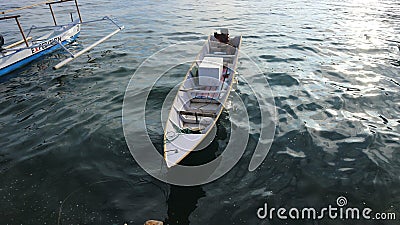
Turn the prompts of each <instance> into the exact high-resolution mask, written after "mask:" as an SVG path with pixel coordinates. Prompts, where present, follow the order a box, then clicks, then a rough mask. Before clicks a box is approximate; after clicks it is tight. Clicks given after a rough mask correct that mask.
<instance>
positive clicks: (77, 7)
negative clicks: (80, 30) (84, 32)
mask: <svg viewBox="0 0 400 225" xmlns="http://www.w3.org/2000/svg"><path fill="white" fill-rule="evenodd" d="M75 6H76V11H77V12H78V16H79V21H81V23H82V22H83V21H82V17H81V11H80V10H79V6H78V0H75Z"/></svg>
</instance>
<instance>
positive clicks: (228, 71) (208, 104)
mask: <svg viewBox="0 0 400 225" xmlns="http://www.w3.org/2000/svg"><path fill="white" fill-rule="evenodd" d="M240 42H241V37H240V36H238V37H234V38H231V39H230V40H229V42H228V43H222V42H221V41H219V40H218V39H217V38H215V37H214V36H212V35H211V36H210V37H209V39H208V41H207V43H206V44H205V45H204V46H203V48H202V50H201V52H200V53H199V55H198V57H197V59H196V60H195V62H194V63H193V65H192V66H191V67H190V69H189V71H188V73H187V74H186V79H185V81H184V83H183V84H182V86H181V88H180V89H179V92H178V94H177V97H176V99H175V102H174V104H173V109H172V110H171V115H170V122H171V123H172V124H173V126H174V127H175V130H177V129H179V130H180V132H181V133H186V134H204V133H206V132H207V131H208V130H209V128H211V126H212V125H213V124H214V123H215V120H216V118H217V117H218V116H219V114H220V113H221V111H222V109H223V107H224V104H225V101H226V99H227V97H228V95H229V91H230V88H231V84H232V82H233V77H234V76H233V75H234V73H235V68H236V65H235V63H236V59H237V57H238V46H239V45H240Z"/></svg>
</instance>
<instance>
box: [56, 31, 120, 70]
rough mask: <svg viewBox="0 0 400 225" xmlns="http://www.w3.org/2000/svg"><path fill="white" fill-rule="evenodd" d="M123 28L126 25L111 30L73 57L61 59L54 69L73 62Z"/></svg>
mask: <svg viewBox="0 0 400 225" xmlns="http://www.w3.org/2000/svg"><path fill="white" fill-rule="evenodd" d="M122 29H124V27H121V28H118V29H116V30H115V31H113V32H111V33H110V34H108V35H107V36H105V37H103V38H102V39H100V40H98V41H96V42H95V43H93V44H91V45H90V46H89V47H87V48H85V49H83V50H82V51H80V52H78V53H76V54H75V55H73V56H72V57H69V58H67V59H65V60H64V61H61V62H60V63H58V64H57V65H55V66H54V67H53V69H55V70H57V69H60V68H61V67H63V66H65V65H66V64H67V63H69V62H71V61H72V60H74V59H75V58H77V57H79V56H81V55H82V54H83V53H85V52H88V51H89V50H91V49H92V48H94V47H96V46H97V45H99V44H101V43H102V42H104V41H106V40H107V39H109V38H110V37H112V36H113V35H115V34H116V33H118V32H120V31H121V30H122Z"/></svg>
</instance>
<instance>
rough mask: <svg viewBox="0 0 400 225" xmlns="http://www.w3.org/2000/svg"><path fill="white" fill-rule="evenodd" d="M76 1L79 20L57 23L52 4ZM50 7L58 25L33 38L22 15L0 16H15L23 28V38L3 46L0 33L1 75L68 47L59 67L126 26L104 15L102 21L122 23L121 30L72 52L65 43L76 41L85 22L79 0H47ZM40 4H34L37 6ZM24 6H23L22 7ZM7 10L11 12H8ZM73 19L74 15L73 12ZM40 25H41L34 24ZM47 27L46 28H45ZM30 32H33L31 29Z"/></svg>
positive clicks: (8, 18) (56, 67)
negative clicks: (25, 29)
mask: <svg viewBox="0 0 400 225" xmlns="http://www.w3.org/2000/svg"><path fill="white" fill-rule="evenodd" d="M70 1H74V2H75V6H76V9H77V12H78V15H79V19H76V20H72V22H71V23H69V24H65V25H57V21H56V18H55V15H54V13H53V9H52V4H57V3H65V2H70ZM46 4H47V5H48V6H49V8H50V12H51V14H52V16H53V21H54V26H47V27H45V28H51V29H52V30H51V31H50V32H49V33H48V34H46V35H43V36H41V37H39V38H36V39H33V38H32V37H26V36H25V33H24V31H23V29H22V27H21V24H20V23H19V20H18V18H19V17H20V15H12V16H5V17H2V18H0V20H12V19H15V21H16V23H17V25H18V28H19V31H20V33H21V36H22V38H23V39H22V40H21V41H17V42H15V43H13V44H10V45H8V46H5V47H4V46H3V45H4V38H3V37H2V36H1V35H0V76H2V75H4V74H7V73H10V72H12V71H14V70H16V69H18V68H20V67H23V66H25V65H27V64H29V63H30V62H32V61H33V60H36V59H38V58H40V57H42V56H43V55H46V54H49V53H51V52H54V51H55V50H57V49H64V50H65V51H66V52H67V53H68V54H69V55H70V57H69V58H67V59H66V60H64V61H62V62H60V63H59V64H57V65H56V66H54V68H55V69H58V68H60V67H62V66H64V65H65V64H67V63H68V62H70V61H72V60H73V59H75V58H76V57H78V56H80V55H82V54H83V53H85V52H87V51H89V50H90V49H92V48H93V47H95V46H97V45H98V44H100V43H101V42H103V41H105V40H107V39H108V38H110V37H111V36H112V35H114V34H116V33H118V32H119V31H120V30H122V29H123V28H124V27H123V26H122V27H120V26H118V25H117V24H116V23H115V22H114V21H113V20H111V19H110V18H108V17H104V18H102V19H101V20H110V21H111V22H112V23H114V24H115V25H117V26H118V29H117V30H115V31H114V32H112V33H110V34H109V35H107V36H105V37H103V38H102V39H100V40H99V41H97V42H95V43H94V44H92V45H90V46H89V47H87V48H85V49H83V50H82V51H80V52H78V53H76V54H72V53H71V52H70V51H69V50H68V49H67V48H66V47H65V46H66V45H68V44H69V43H71V42H73V41H74V40H75V39H76V38H77V37H78V36H79V33H80V31H81V24H83V22H82V18H81V15H80V11H79V7H78V2H77V0H62V1H54V2H48V3H46ZM36 5H37V4H34V5H32V7H33V6H36ZM29 7H30V6H26V7H22V8H23V9H26V8H29ZM22 8H21V9H22ZM9 11H15V9H12V10H9ZM6 12H7V11H6ZM2 14H5V12H2ZM71 18H72V14H71ZM97 21H100V20H95V21H88V22H85V23H90V22H97ZM34 28H38V27H34ZM42 28H43V27H42ZM29 33H30V32H29Z"/></svg>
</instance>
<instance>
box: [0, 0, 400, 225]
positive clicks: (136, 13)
mask: <svg viewBox="0 0 400 225" xmlns="http://www.w3.org/2000/svg"><path fill="white" fill-rule="evenodd" d="M27 2H29V3H32V1H27V0H25V1H14V2H12V3H11V2H6V1H2V2H1V3H0V9H10V8H13V7H17V6H22V5H23V4H24V3H27ZM80 5H81V12H82V17H83V19H84V20H91V19H96V18H99V17H102V16H104V15H110V14H112V15H114V16H117V17H118V19H119V22H120V23H121V24H124V25H125V27H126V29H125V30H124V31H122V32H120V33H119V34H118V35H116V36H114V37H113V38H112V39H110V40H109V41H108V42H106V43H104V44H102V45H100V46H98V47H96V48H95V49H93V50H92V51H90V52H89V53H87V54H84V55H83V56H82V57H80V58H78V59H76V60H75V61H74V62H73V63H71V64H69V65H68V66H66V67H65V68H62V69H60V70H56V71H55V70H53V69H52V66H54V65H55V64H56V63H57V62H58V61H59V60H60V59H63V58H65V56H64V55H63V54H62V53H61V52H56V53H54V54H51V55H49V56H47V57H45V58H44V59H42V60H39V61H36V62H34V63H32V64H30V65H29V66H27V67H25V68H23V69H20V70H17V71H15V72H13V73H11V74H8V75H6V76H3V77H1V78H0V129H1V133H0V147H1V148H0V224H10V225H11V224H108V225H111V224H121V225H122V224H124V223H127V224H143V223H144V221H146V220H147V219H159V220H163V221H165V222H167V223H168V224H193V225H195V224H198V225H204V224H398V219H399V218H400V188H399V187H400V179H399V178H400V177H399V172H400V134H399V131H400V104H399V102H400V94H399V90H400V77H399V74H400V67H399V66H400V53H399V50H400V49H399V48H400V47H399V46H400V35H399V33H400V16H399V12H400V4H399V2H398V1H396V0H388V1H374V0H368V1H357V0H353V1H351V0H346V1H326V0H324V1H317V0H308V1H291V0H280V1H277V0H271V1H266V0H264V1H255V0H254V1H236V0H233V1H187V0H183V1H168V0H166V1H111V0H101V1H95V0H86V1H80ZM73 9H74V8H73V5H72V4H70V5H66V6H63V7H60V6H55V11H56V13H57V19H58V20H59V21H60V22H62V21H68V20H69V15H68V12H69V11H71V10H73ZM0 11H2V10H0ZM20 14H21V15H22V18H21V24H22V26H23V27H24V28H25V29H28V28H29V27H30V26H31V25H33V24H35V25H42V24H46V25H51V22H52V19H51V15H50V14H49V13H48V9H47V8H46V6H40V7H36V8H33V9H29V10H24V11H21V12H20ZM219 27H229V28H230V30H231V33H232V34H233V35H235V34H242V35H243V43H242V51H243V52H244V53H246V54H247V55H249V56H250V57H251V58H252V59H254V61H256V62H257V63H258V66H259V67H260V68H261V70H262V71H264V74H265V76H266V78H267V79H268V82H269V84H270V86H271V89H272V91H273V94H274V97H275V104H276V112H277V126H276V131H275V137H274V142H273V144H272V147H271V149H270V151H269V154H268V156H267V158H266V160H265V161H264V163H263V164H262V165H261V166H260V167H259V168H258V169H257V170H256V171H254V172H249V171H248V170H247V168H248V164H249V161H250V158H251V155H252V152H249V151H247V152H245V154H244V157H243V158H242V159H241V160H240V161H239V163H238V164H237V165H236V166H235V167H234V168H233V169H232V170H231V171H230V172H229V173H228V174H226V175H225V176H223V177H222V178H220V179H218V180H217V181H215V182H212V183H210V184H206V185H203V186H197V187H177V186H170V185H167V184H164V183H162V182H160V181H157V180H155V179H154V178H152V177H151V176H149V175H147V173H146V172H145V171H144V170H142V169H141V168H140V167H139V166H138V164H137V163H136V162H135V160H134V159H133V157H132V156H131V154H130V151H129V149H128V147H127V145H126V142H125V138H124V135H123V130H122V123H121V120H122V118H121V117H122V113H121V111H122V103H123V98H124V92H125V88H126V87H127V85H128V82H129V80H130V78H131V76H132V75H133V73H134V72H135V70H136V69H137V68H138V66H139V65H140V63H141V62H143V61H144V60H145V59H146V58H147V57H149V56H151V55H152V54H154V53H155V52H157V51H159V50H160V49H162V48H164V47H167V46H169V45H171V44H178V43H180V42H182V41H197V40H204V39H205V38H206V37H207V35H208V34H209V33H210V32H211V31H213V30H214V29H216V28H219ZM113 29H114V27H113V26H112V25H110V24H107V23H100V24H97V25H96V26H87V27H86V28H85V27H83V28H82V33H81V36H80V37H79V39H78V40H77V42H76V43H74V44H73V45H71V48H72V49H73V50H79V49H81V48H83V46H88V45H89V44H90V43H93V42H94V41H96V40H98V39H99V38H100V37H101V36H103V35H104V34H105V33H106V32H110V31H112V30H113ZM0 32H1V33H2V34H3V35H4V36H5V38H6V40H8V41H9V42H11V40H19V39H20V36H18V35H19V34H18V30H17V28H16V26H15V24H14V22H13V21H10V22H9V23H6V22H4V21H0ZM171 57H174V56H173V55H171ZM194 58H195V55H193V59H194ZM154 66H155V67H156V66H157V65H154ZM185 69H186V68H182V76H181V77H179V76H178V77H175V79H176V80H177V81H179V80H180V79H183V73H184V72H185ZM239 73H240V66H239ZM166 83H168V82H166ZM175 84H176V83H174V82H171V83H170V86H168V85H167V86H164V88H160V89H155V90H153V92H152V95H151V97H152V98H153V100H154V102H156V103H157V102H158V99H160V100H159V101H160V102H162V99H163V98H164V97H165V94H166V93H167V92H168V90H170V89H171V88H172V87H173V86H174V85H175ZM157 90H158V91H159V92H158V93H157ZM237 92H238V93H239V94H240V95H241V98H242V99H243V100H244V102H247V103H248V104H249V107H248V111H249V115H250V117H251V118H250V119H252V121H253V122H254V123H255V124H257V123H260V121H259V120H258V119H257V116H258V114H257V113H253V114H252V107H254V105H257V104H255V100H254V98H253V97H252V96H251V95H250V94H248V90H247V89H246V86H245V85H244V83H243V82H240V79H239V84H238V87H237ZM254 110H257V109H254ZM228 121H229V115H228V114H227V113H226V112H224V114H223V115H222V117H221V118H220V120H219V122H218V124H219V125H220V128H219V131H218V132H219V136H218V138H219V139H218V140H216V141H215V142H213V143H212V144H211V146H210V148H214V149H219V148H220V146H219V144H221V145H224V144H225V142H224V141H223V140H225V139H226V137H227V136H229V134H227V133H226V130H229V129H224V124H228ZM149 123H150V124H151V125H152V126H150V127H149V129H150V135H151V136H152V140H153V141H154V142H155V143H154V144H155V145H157V146H161V145H162V135H163V131H162V129H157V123H156V122H153V123H152V122H151V121H150V122H149ZM159 126H161V124H159ZM256 137H257V133H254V134H250V141H249V143H248V145H249V146H254V145H255V144H256V142H255V140H256ZM221 140H222V141H221ZM250 150H251V148H250ZM188 160H189V161H190V160H191V159H188ZM189 163H190V162H189ZM339 196H345V197H346V198H347V200H348V205H349V206H353V207H370V208H372V209H373V210H374V211H376V212H395V213H397V221H390V220H381V221H358V220H349V221H344V220H340V219H337V220H329V219H324V220H318V221H310V220H292V221H285V220H278V219H274V220H260V219H258V218H257V214H256V212H257V209H258V208H259V207H261V206H262V205H263V204H264V203H265V202H268V204H269V205H271V206H274V207H286V208H291V207H311V206H313V207H316V208H321V207H325V206H327V205H329V204H332V205H336V199H337V197H339Z"/></svg>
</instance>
